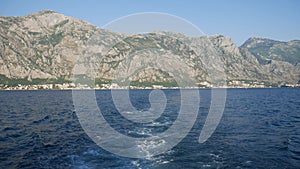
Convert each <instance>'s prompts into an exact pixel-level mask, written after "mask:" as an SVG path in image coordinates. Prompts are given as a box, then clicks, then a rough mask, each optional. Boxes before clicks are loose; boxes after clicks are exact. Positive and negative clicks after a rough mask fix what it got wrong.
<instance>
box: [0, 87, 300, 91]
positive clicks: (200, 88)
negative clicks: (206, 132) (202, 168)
mask: <svg viewBox="0 0 300 169" xmlns="http://www.w3.org/2000/svg"><path fill="white" fill-rule="evenodd" d="M207 89H210V90H211V89H246V90H247V89H250V90H251V89H300V87H248V88H246V87H211V88H202V87H190V88H167V87H166V88H114V89H101V88H82V89H80V88H73V89H71V88H68V89H0V91H73V90H75V91H78V90H95V91H100V90H103V91H104V90H207Z"/></svg>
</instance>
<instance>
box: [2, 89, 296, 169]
mask: <svg viewBox="0 0 300 169" xmlns="http://www.w3.org/2000/svg"><path fill="white" fill-rule="evenodd" d="M163 91H164V93H165V95H166V98H167V100H168V101H167V106H166V108H165V112H164V113H163V114H162V117H161V118H158V119H157V120H156V121H155V122H153V123H147V124H146V125H143V124H139V125H138V124H136V123H132V122H131V121H129V120H127V119H125V118H124V117H122V116H121V115H120V114H119V113H118V111H117V110H116V108H115V106H114V103H113V101H112V98H111V93H110V91H109V90H101V91H96V96H97V102H98V106H99V108H100V109H101V110H102V113H103V116H104V117H105V119H106V120H107V121H108V122H109V123H110V125H111V126H112V127H113V128H114V129H115V130H117V131H119V132H120V133H122V134H125V135H128V136H130V137H147V136H151V135H153V134H155V133H158V132H163V131H165V130H166V129H167V128H169V127H170V126H172V124H173V122H174V121H175V120H176V118H177V115H178V111H179V109H180V92H179V90H163ZM150 92H151V90H131V91H130V96H131V97H130V98H131V102H132V104H133V105H134V106H135V107H136V108H137V109H138V110H146V109H148V108H149V107H150V103H149V94H150ZM195 92H199V94H200V99H201V102H200V108H199V114H198V117H197V120H196V122H195V124H194V126H193V128H192V129H191V131H190V132H189V134H188V135H187V137H185V138H184V139H183V140H182V141H181V142H180V143H179V144H178V145H176V146H175V147H174V148H173V149H171V150H169V151H167V152H165V153H162V154H160V155H157V156H153V157H149V158H146V159H134V158H126V157H120V156H118V155H115V154H113V153H110V152H108V151H106V150H104V149H102V148H101V147H99V146H97V145H96V143H94V142H93V141H92V140H91V139H90V138H89V137H88V136H87V134H86V133H85V132H84V130H83V129H82V127H81V125H80V123H79V120H78V117H77V115H76V110H75V109H74V106H73V101H72V91H0V168H75V169H76V168H78V169H81V168H82V169H85V168H119V169H123V168H128V169H129V168H159V169H163V168H168V169H170V168H300V89H287V88H279V89H228V90H227V100H226V106H225V111H224V114H223V117H222V120H221V122H220V124H219V126H218V127H217V129H216V131H215V132H214V134H213V135H212V137H210V138H209V139H208V140H207V141H206V142H204V143H202V144H200V143H199V142H198V137H199V134H200V132H201V129H202V127H203V124H204V122H205V119H206V116H207V114H208V111H209V107H210V101H211V100H210V98H211V96H210V94H211V90H210V89H201V90H195ZM124 126H125V127H124Z"/></svg>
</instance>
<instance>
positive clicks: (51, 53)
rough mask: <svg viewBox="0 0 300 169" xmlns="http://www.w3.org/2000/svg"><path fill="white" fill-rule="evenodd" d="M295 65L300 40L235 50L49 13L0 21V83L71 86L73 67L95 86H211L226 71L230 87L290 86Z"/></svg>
mask: <svg viewBox="0 0 300 169" xmlns="http://www.w3.org/2000/svg"><path fill="white" fill-rule="evenodd" d="M299 62H300V41H291V42H277V41H273V40H267V39H261V38H250V39H249V40H247V41H246V42H245V44H244V45H242V46H241V47H237V46H236V45H235V44H234V43H233V42H232V40H231V39H230V38H229V37H224V36H222V35H214V36H210V37H205V36H203V37H198V38H190V37H186V36H184V35H182V34H176V33H170V32H155V33H149V34H139V35H123V34H119V33H113V32H110V31H107V30H103V29H100V28H98V27H95V26H93V25H91V24H89V23H86V22H84V21H82V20H79V19H75V18H72V17H67V16H64V15H62V14H59V13H56V12H53V11H42V12H38V13H34V14H31V15H28V16H24V17H0V80H1V81H0V82H1V83H2V84H7V85H12V84H16V83H24V82H26V83H30V82H36V83H56V82H61V81H68V80H72V74H73V73H74V72H73V68H74V65H75V64H76V65H78V63H80V64H82V66H83V67H85V68H86V69H87V71H88V70H93V71H90V72H87V71H86V73H87V75H88V76H94V77H95V78H96V79H97V80H98V82H99V83H102V82H105V83H107V82H110V81H113V80H116V79H123V81H124V79H127V80H128V81H131V82H132V83H135V84H138V83H168V84H169V85H172V84H173V82H174V81H185V78H187V77H190V78H193V79H195V82H196V83H201V82H211V81H212V79H211V78H212V77H211V72H214V73H213V74H214V75H215V77H213V78H216V79H217V78H218V77H217V76H218V74H219V73H218V72H220V73H221V72H225V74H226V79H227V80H229V81H232V80H248V81H257V82H267V83H272V84H280V83H293V84H294V83H297V82H298V81H299V79H300V76H299V75H300V64H299ZM174 77H176V78H178V79H174ZM220 78H222V77H220ZM12 81H13V82H14V83H12ZM15 81H17V82H15Z"/></svg>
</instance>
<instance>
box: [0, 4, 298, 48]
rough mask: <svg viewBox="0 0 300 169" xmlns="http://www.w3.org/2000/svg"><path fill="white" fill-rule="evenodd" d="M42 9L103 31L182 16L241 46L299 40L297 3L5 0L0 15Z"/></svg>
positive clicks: (0, 7) (15, 14)
mask: <svg viewBox="0 0 300 169" xmlns="http://www.w3.org/2000/svg"><path fill="white" fill-rule="evenodd" d="M44 9H51V10H54V11H57V12H59V13H62V14H65V15H68V16H73V17H76V18H80V19H83V20H86V21H88V22H90V23H92V24H94V25H97V26H99V27H102V26H104V25H105V24H107V23H108V22H110V21H112V20H114V19H117V18H119V17H122V16H125V15H128V14H133V13H137V12H164V13H169V14H173V15H176V16H179V17H182V18H184V19H186V20H188V21H190V22H192V23H193V24H195V25H196V26H198V27H199V28H200V29H201V30H202V31H203V32H204V33H206V34H208V35H212V34H223V35H225V36H230V37H231V38H232V39H233V40H234V42H236V43H237V44H238V45H241V44H242V43H243V42H244V41H245V40H246V39H248V38H249V37H252V36H258V37H265V38H271V39H275V40H282V41H288V40H294V39H300V1H299V0H219V1H217V0H206V1H201V0H198V1H197V0H194V1H192V0H190V1H189V0H185V1H176V0H148V1H146V0H127V1H126V0H110V1H108V0H107V1H100V0H99V1H97V0H81V1H79V0H2V1H0V15H1V16H22V15H27V14H30V13H33V12H37V11H40V10H44Z"/></svg>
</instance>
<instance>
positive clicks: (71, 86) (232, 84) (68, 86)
mask: <svg viewBox="0 0 300 169" xmlns="http://www.w3.org/2000/svg"><path fill="white" fill-rule="evenodd" d="M272 87H287V88H299V87H300V84H281V85H278V86H274V85H267V84H265V83H263V82H251V83H249V82H246V81H235V80H232V81H229V82H227V85H226V86H213V85H211V84H210V83H209V82H201V83H198V86H195V87H193V86H192V87H165V86H163V85H151V86H129V87H128V86H125V87H124V86H119V85H118V84H116V83H111V84H110V83H105V84H96V85H94V86H93V87H91V86H88V85H85V84H79V83H78V84H75V83H62V84H35V85H22V84H18V85H16V86H7V85H3V84H0V90H76V89H79V90H80V89H95V90H106V89H128V88H130V89H179V88H272Z"/></svg>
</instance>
